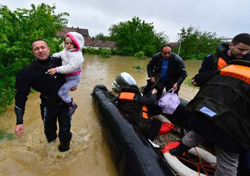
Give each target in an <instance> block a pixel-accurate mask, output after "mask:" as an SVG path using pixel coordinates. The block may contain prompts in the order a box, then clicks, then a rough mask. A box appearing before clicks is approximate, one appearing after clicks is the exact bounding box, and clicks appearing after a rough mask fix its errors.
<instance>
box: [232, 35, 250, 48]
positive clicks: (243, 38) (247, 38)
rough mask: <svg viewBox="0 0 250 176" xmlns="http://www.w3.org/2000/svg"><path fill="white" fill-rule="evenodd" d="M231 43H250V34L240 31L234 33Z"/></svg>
mask: <svg viewBox="0 0 250 176" xmlns="http://www.w3.org/2000/svg"><path fill="white" fill-rule="evenodd" d="M232 43H233V45H237V44H239V43H243V44H245V45H250V34H248V33H241V34H238V35H236V36H235V37H234V38H233V40H232Z"/></svg>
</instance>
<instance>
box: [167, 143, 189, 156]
mask: <svg viewBox="0 0 250 176" xmlns="http://www.w3.org/2000/svg"><path fill="white" fill-rule="evenodd" d="M189 149H190V147H188V146H186V145H185V144H183V143H182V142H180V144H179V145H178V147H176V148H173V149H171V150H170V151H169V153H170V154H171V155H174V156H181V155H182V154H183V153H184V152H185V151H187V150H189Z"/></svg>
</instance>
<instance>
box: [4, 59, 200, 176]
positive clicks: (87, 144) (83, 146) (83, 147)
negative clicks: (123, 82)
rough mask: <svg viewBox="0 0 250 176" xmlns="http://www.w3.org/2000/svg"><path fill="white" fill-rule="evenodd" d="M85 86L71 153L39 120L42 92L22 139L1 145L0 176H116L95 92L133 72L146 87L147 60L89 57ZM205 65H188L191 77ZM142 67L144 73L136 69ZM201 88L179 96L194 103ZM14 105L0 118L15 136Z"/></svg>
mask: <svg viewBox="0 0 250 176" xmlns="http://www.w3.org/2000/svg"><path fill="white" fill-rule="evenodd" d="M84 57H85V62H84V64H83V72H82V75H81V76H82V79H81V83H80V85H79V86H78V89H77V90H76V91H74V92H71V96H72V97H73V98H74V100H75V102H76V103H77V104H78V109H77V110H76V112H75V114H74V116H73V119H72V128H71V129H72V133H73V137H72V141H71V148H70V150H69V151H68V152H64V153H61V152H59V151H58V149H57V147H58V145H59V141H58V140H57V141H56V142H54V143H50V144H48V143H47V141H46V139H45V136H44V133H43V123H42V120H41V116H40V109H39V104H40V99H39V93H32V94H30V95H29V99H28V102H27V104H26V112H25V116H24V135H23V136H22V138H20V139H18V138H16V139H13V140H7V139H5V140H2V141H0V176H12V175H13V176H16V175H19V176H45V175H46V176H62V175H63V176H71V175H72V176H82V175H86V176H96V175H101V176H117V175H118V173H117V170H116V167H115V165H114V162H113V160H112V158H111V154H110V151H109V148H108V145H107V143H106V141H105V138H104V137H103V135H102V129H101V126H100V124H99V122H98V118H97V116H96V113H95V111H94V106H93V101H92V97H91V95H90V94H91V92H92V90H93V87H94V86H95V85H97V84H103V85H105V86H106V87H107V88H108V89H109V90H111V88H112V86H111V83H112V82H113V81H114V80H115V77H116V76H117V75H118V74H120V73H121V72H128V73H130V74H131V75H132V76H133V77H134V78H135V80H136V81H137V84H138V86H139V87H140V86H143V85H145V84H146V79H147V73H146V72H147V71H146V65H147V63H148V61H149V58H148V59H146V60H140V59H135V58H132V57H120V56H112V57H110V58H101V57H99V56H96V55H85V56H84ZM200 65H201V61H194V60H191V61H185V66H186V69H187V72H188V77H189V78H190V77H192V76H193V75H194V74H196V73H197V72H198V69H199V67H200ZM135 67H137V68H141V69H135ZM197 90H198V89H196V88H194V87H190V86H188V85H187V84H182V87H181V90H180V93H179V95H180V97H182V98H184V99H186V100H190V99H192V98H193V96H194V95H195V93H196V92H197ZM15 121H16V118H15V113H14V106H13V105H12V106H9V107H8V109H7V111H6V112H5V113H4V114H2V115H0V130H5V131H7V132H8V133H14V128H15Z"/></svg>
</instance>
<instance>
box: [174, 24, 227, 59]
mask: <svg viewBox="0 0 250 176" xmlns="http://www.w3.org/2000/svg"><path fill="white" fill-rule="evenodd" d="M178 35H179V37H180V40H179V47H181V48H179V49H180V53H179V55H180V56H181V57H182V58H184V59H203V58H204V57H205V56H206V55H207V54H209V53H214V52H215V51H216V47H217V45H218V44H219V43H220V42H221V41H222V37H221V38H218V37H216V36H217V34H216V33H212V32H201V31H199V30H198V29H194V27H192V26H190V27H189V28H187V29H185V28H184V27H183V28H182V29H181V32H180V33H178Z"/></svg>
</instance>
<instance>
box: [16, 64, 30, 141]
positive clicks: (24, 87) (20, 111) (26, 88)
mask: <svg viewBox="0 0 250 176" xmlns="http://www.w3.org/2000/svg"><path fill="white" fill-rule="evenodd" d="M25 72H26V70H25V69H23V70H21V71H19V72H18V73H17V77H16V85H15V86H16V90H17V91H16V95H15V114H16V127H15V134H16V135H17V137H19V138H20V137H21V136H22V134H23V131H24V125H23V115H24V111H25V104H26V101H27V99H28V98H27V97H28V95H29V93H30V87H31V85H29V84H28V83H31V81H29V77H28V76H27V74H25Z"/></svg>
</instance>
